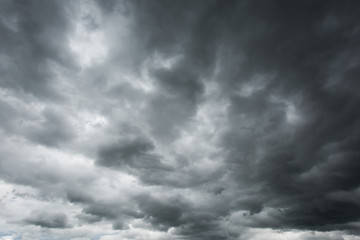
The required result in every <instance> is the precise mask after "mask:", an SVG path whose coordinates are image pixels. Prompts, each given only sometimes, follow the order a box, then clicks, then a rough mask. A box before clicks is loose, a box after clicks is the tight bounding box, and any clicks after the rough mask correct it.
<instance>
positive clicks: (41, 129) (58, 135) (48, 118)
mask: <svg viewBox="0 0 360 240" xmlns="http://www.w3.org/2000/svg"><path fill="white" fill-rule="evenodd" d="M43 117H44V120H43V121H42V122H40V123H39V124H38V125H37V126H33V127H32V128H31V129H29V130H28V134H27V135H28V138H29V139H30V140H33V141H34V142H38V143H40V144H43V145H46V146H50V147H51V146H59V145H60V144H61V143H64V142H67V141H69V140H71V139H73V138H74V137H75V134H74V133H73V128H72V126H71V124H70V123H69V122H68V121H67V119H66V118H64V117H63V116H61V115H60V114H58V113H57V112H55V111H53V110H50V109H46V110H45V111H43Z"/></svg>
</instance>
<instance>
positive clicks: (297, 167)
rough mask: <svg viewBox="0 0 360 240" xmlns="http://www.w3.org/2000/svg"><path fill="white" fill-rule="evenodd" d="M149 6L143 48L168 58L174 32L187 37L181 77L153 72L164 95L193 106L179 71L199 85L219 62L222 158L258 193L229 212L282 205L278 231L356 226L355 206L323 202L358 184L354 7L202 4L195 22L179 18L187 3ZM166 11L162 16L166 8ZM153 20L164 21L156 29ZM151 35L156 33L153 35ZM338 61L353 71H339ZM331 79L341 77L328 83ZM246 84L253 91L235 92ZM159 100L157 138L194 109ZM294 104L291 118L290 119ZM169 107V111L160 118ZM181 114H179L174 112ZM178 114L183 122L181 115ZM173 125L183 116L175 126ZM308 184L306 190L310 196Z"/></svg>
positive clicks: (282, 3) (311, 3)
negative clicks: (225, 122)
mask: <svg viewBox="0 0 360 240" xmlns="http://www.w3.org/2000/svg"><path fill="white" fill-rule="evenodd" d="M160 2H161V1H160ZM160 2H159V3H160ZM146 4H147V3H144V2H139V4H138V5H137V7H139V9H141V10H140V11H146V10H147V9H151V11H152V13H151V14H150V13H147V12H146V13H145V14H144V13H143V12H142V15H141V18H140V21H142V19H143V18H144V16H145V19H147V20H148V19H150V21H149V22H148V23H147V25H144V28H145V26H146V28H147V29H148V30H147V31H146V30H145V31H144V32H145V33H144V32H142V33H141V34H142V35H146V34H149V35H147V37H148V38H147V39H151V40H149V42H148V43H149V44H150V45H149V48H148V49H155V50H157V51H160V52H161V51H163V52H166V50H168V49H171V48H168V47H167V46H168V45H169V44H170V46H173V47H176V46H177V45H176V44H177V43H178V42H177V41H174V40H173V39H172V38H171V36H172V32H173V31H175V30H174V29H176V31H178V33H179V35H178V36H180V39H181V37H182V36H186V37H184V38H186V41H183V42H184V44H183V45H182V48H180V49H181V50H179V52H181V53H182V54H183V55H184V59H185V60H184V62H181V63H180V65H181V68H180V69H181V72H180V73H179V72H177V71H176V67H174V68H171V69H170V70H166V72H165V73H163V72H160V74H159V73H156V72H155V78H156V79H157V81H158V83H159V84H160V86H161V87H162V88H161V89H163V90H164V92H165V93H170V94H172V95H171V96H173V97H174V98H175V97H176V96H186V99H188V101H191V100H192V99H194V98H193V96H194V94H193V91H195V90H196V89H200V88H198V87H197V85H194V83H195V82H188V83H187V84H186V85H184V84H185V82H184V80H183V79H185V77H186V75H184V74H187V73H188V72H193V73H195V77H193V79H197V78H200V77H202V76H203V74H204V73H205V72H206V71H205V70H204V69H203V68H206V66H210V68H211V67H214V65H213V63H212V62H214V61H215V60H214V59H215V58H216V57H218V59H217V63H218V64H219V65H218V67H219V69H220V71H219V75H218V78H219V79H218V83H219V85H220V87H221V88H222V91H224V94H226V95H227V97H228V99H229V101H230V107H229V115H228V119H229V123H230V125H229V126H228V130H227V132H225V134H224V138H223V139H224V140H223V144H222V145H223V148H224V149H225V150H226V151H227V152H228V157H227V161H228V164H229V166H231V171H232V172H233V176H234V178H235V180H236V181H238V182H239V184H240V185H241V186H239V187H240V188H243V187H245V186H246V185H247V188H249V187H250V188H251V187H252V186H257V187H258V186H260V187H261V190H260V191H259V192H258V194H255V195H254V196H253V199H249V201H244V200H241V201H239V202H238V203H237V204H235V206H237V207H236V208H238V209H246V210H249V211H250V213H251V214H256V213H260V212H261V211H262V209H263V207H264V206H267V207H275V208H285V209H287V210H286V211H284V212H282V213H281V214H279V216H278V217H274V220H275V219H277V220H279V221H280V223H279V225H278V226H279V227H289V226H290V227H292V228H309V229H327V230H330V229H336V228H337V226H339V224H346V223H349V222H351V221H356V220H358V219H359V217H360V216H359V214H357V212H358V210H357V209H358V207H359V204H358V203H357V201H353V200H351V199H336V198H335V199H334V198H333V197H329V195H332V194H334V193H335V192H338V191H345V192H348V194H350V195H351V196H352V198H353V199H354V198H355V199H356V198H357V197H356V193H352V190H355V189H356V188H357V187H358V186H359V178H358V177H357V176H356V172H357V171H358V170H359V166H358V164H357V162H358V161H357V159H358V154H359V152H358V150H357V149H356V148H355V146H356V144H357V143H358V139H359V137H358V129H359V115H358V111H357V110H356V106H359V104H360V102H359V97H358V93H356V92H354V90H353V88H354V87H356V86H357V85H356V84H355V82H354V79H356V77H358V75H357V70H356V69H357V68H358V66H357V65H358V63H357V62H358V57H357V55H358V54H357V53H358V51H359V49H360V48H359V47H360V46H359V44H358V41H357V39H359V30H358V22H359V21H358V20H359V18H358V17H357V14H356V12H357V11H358V10H359V4H358V3H356V2H347V3H343V4H339V3H338V2H335V1H326V2H325V1H301V2H291V3H290V2H288V1H261V2H257V3H255V2H250V1H230V2H227V3H223V4H220V3H219V4H216V3H210V2H208V4H207V6H206V7H204V6H199V5H198V6H196V7H195V9H196V10H197V11H198V12H197V13H198V16H201V17H194V18H186V17H184V16H182V15H180V14H181V9H182V8H181V7H184V6H185V7H186V3H184V4H183V5H182V6H181V7H179V13H177V14H173V15H168V14H167V12H171V9H172V8H173V7H175V6H176V7H177V5H176V4H174V5H171V6H169V2H166V1H164V2H161V4H159V5H157V4H150V6H147V7H144V5H146ZM165 7H166V10H167V11H163V10H164V9H163V8H165ZM144 9H145V10H144ZM149 11H150V10H149ZM192 11H193V10H189V11H188V12H189V15H188V16H191V12H192ZM154 13H156V14H154ZM178 15H179V16H178ZM195 15H196V14H195ZM179 19H183V20H184V21H185V22H186V21H188V20H189V19H191V21H192V25H190V26H189V27H188V28H187V29H186V31H185V32H183V28H182V25H178V24H177V23H178V21H179ZM164 20H165V21H164ZM153 22H157V23H158V22H162V24H161V25H157V26H156V27H155V26H153V25H151V24H152V23H153ZM170 26H171V27H170ZM157 29H161V30H162V31H163V34H154V33H155V32H156V31H158V30H157ZM143 30H144V29H143ZM196 30H197V31H196ZM155 39H156V41H155ZM216 53H217V54H216ZM344 61H345V62H347V63H348V64H351V65H355V66H352V67H349V65H348V66H346V65H344V64H343V63H342V62H344ZM187 63H190V64H189V65H190V66H189V65H188V64H187ZM201 64H203V65H201ZM189 70H190V71H189ZM334 72H335V73H336V74H338V75H339V76H336V77H335V78H333V76H332V75H334ZM196 74H197V75H196ZM156 76H157V77H156ZM173 76H176V78H175V77H173ZM259 78H262V80H258V79H259ZM188 79H191V78H188ZM256 81H260V88H259V89H256V86H254V84H256ZM190 83H191V84H192V85H190ZM244 84H249V85H250V88H251V87H253V89H254V90H250V93H248V94H244V95H239V94H238V92H240V91H241V89H242V88H243V87H244ZM257 84H259V83H257ZM354 84H355V85H354ZM185 87H186V88H185ZM172 89H176V92H172V91H173V90H172ZM160 93H161V91H160ZM200 93H201V92H200ZM160 96H161V95H160ZM160 96H158V97H157V98H155V99H156V100H154V103H155V104H154V105H153V108H154V109H155V110H156V108H155V107H158V108H159V109H161V112H163V113H165V115H166V117H164V118H161V117H159V116H162V115H161V114H159V112H158V111H154V112H155V114H154V115H155V116H156V117H155V118H154V119H155V120H151V124H152V126H156V125H154V123H155V124H157V123H159V127H158V129H160V130H162V131H164V132H163V133H161V134H166V135H167V134H169V130H167V126H169V124H166V120H169V122H171V124H174V126H178V125H179V124H181V122H183V121H184V119H186V117H185V116H186V115H185V114H186V113H187V114H193V113H192V112H194V111H196V110H192V107H193V106H196V104H197V102H195V101H194V102H193V103H191V104H190V105H189V106H191V107H187V108H185V107H183V106H184V105H181V103H182V102H184V101H182V100H181V99H176V101H175V103H176V104H172V102H171V100H170V99H166V98H165V97H160ZM164 103H167V104H164ZM291 104H293V107H294V109H295V111H296V113H295V114H298V115H297V116H295V118H296V117H297V118H298V120H294V119H292V118H291V117H292V116H290V114H292V113H290V112H289V111H291V110H290V108H291V107H290V106H289V105H291ZM167 106H169V108H170V109H171V110H172V111H174V112H169V111H166V108H167ZM175 109H176V110H175ZM179 109H185V111H181V112H180V113H178V110H179ZM182 112H183V113H184V115H183V116H184V117H181V116H178V114H181V113H182ZM171 113H172V114H171ZM174 113H175V114H174ZM169 115H170V116H174V119H171V117H169ZM150 116H151V114H150ZM188 116H190V115H188ZM175 119H180V120H179V123H176V122H174V120H175ZM175 121H176V120H175ZM296 121H298V122H296ZM310 184H311V185H312V186H313V189H309V185H310ZM175 212H176V211H175ZM174 219H176V218H174ZM259 226H261V224H260V225H259ZM331 226H334V227H333V228H332V227H331ZM341 228H346V226H343V227H341Z"/></svg>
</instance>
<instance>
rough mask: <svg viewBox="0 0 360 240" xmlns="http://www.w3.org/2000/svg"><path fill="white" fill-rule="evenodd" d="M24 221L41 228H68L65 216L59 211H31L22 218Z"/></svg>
mask: <svg viewBox="0 0 360 240" xmlns="http://www.w3.org/2000/svg"><path fill="white" fill-rule="evenodd" d="M24 222H25V223H28V224H32V225H36V226H40V227H43V228H68V227H70V225H69V224H68V223H67V217H66V215H64V214H61V213H54V214H52V213H40V212H38V213H32V214H31V215H30V216H29V217H27V218H26V219H25V220H24Z"/></svg>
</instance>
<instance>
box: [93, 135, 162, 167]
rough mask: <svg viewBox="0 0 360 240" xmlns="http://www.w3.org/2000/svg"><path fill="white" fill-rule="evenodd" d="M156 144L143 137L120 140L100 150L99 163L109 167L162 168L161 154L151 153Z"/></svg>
mask: <svg viewBox="0 0 360 240" xmlns="http://www.w3.org/2000/svg"><path fill="white" fill-rule="evenodd" d="M154 149H155V146H154V144H153V143H152V142H151V141H150V140H148V139H146V138H143V137H135V138H131V137H130V138H128V139H124V140H120V141H118V142H116V143H114V144H111V145H109V146H104V147H103V148H100V149H99V151H98V160H97V163H98V164H99V165H102V166H105V167H109V168H115V169H116V168H120V169H121V168H122V167H127V166H130V167H133V168H161V167H162V163H161V162H160V160H159V159H158V158H159V156H156V155H154V154H153V153H151V152H152V151H153V150H154Z"/></svg>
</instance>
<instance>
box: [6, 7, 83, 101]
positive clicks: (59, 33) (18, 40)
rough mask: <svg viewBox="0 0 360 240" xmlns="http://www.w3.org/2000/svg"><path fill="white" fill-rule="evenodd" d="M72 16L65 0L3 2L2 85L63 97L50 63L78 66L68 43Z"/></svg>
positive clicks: (48, 96)
mask: <svg viewBox="0 0 360 240" xmlns="http://www.w3.org/2000/svg"><path fill="white" fill-rule="evenodd" d="M69 16H70V15H68V12H67V9H66V3H60V2H58V1H2V2H1V24H0V32H1V36H2V37H1V40H0V44H1V62H3V63H2V64H1V72H2V77H1V81H0V84H1V86H2V87H4V88H8V89H11V90H13V91H17V92H25V93H30V94H32V95H34V96H36V97H39V98H47V99H54V98H59V97H61V93H59V92H58V91H56V90H55V89H54V73H53V71H52V67H51V64H52V62H54V63H57V64H59V65H60V66H64V67H67V68H72V69H74V67H75V66H76V64H75V62H74V61H73V60H72V58H71V57H72V56H71V54H70V52H69V48H68V45H67V43H68V38H67V34H68V31H70V30H71V25H70V21H69V20H70V18H69Z"/></svg>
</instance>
